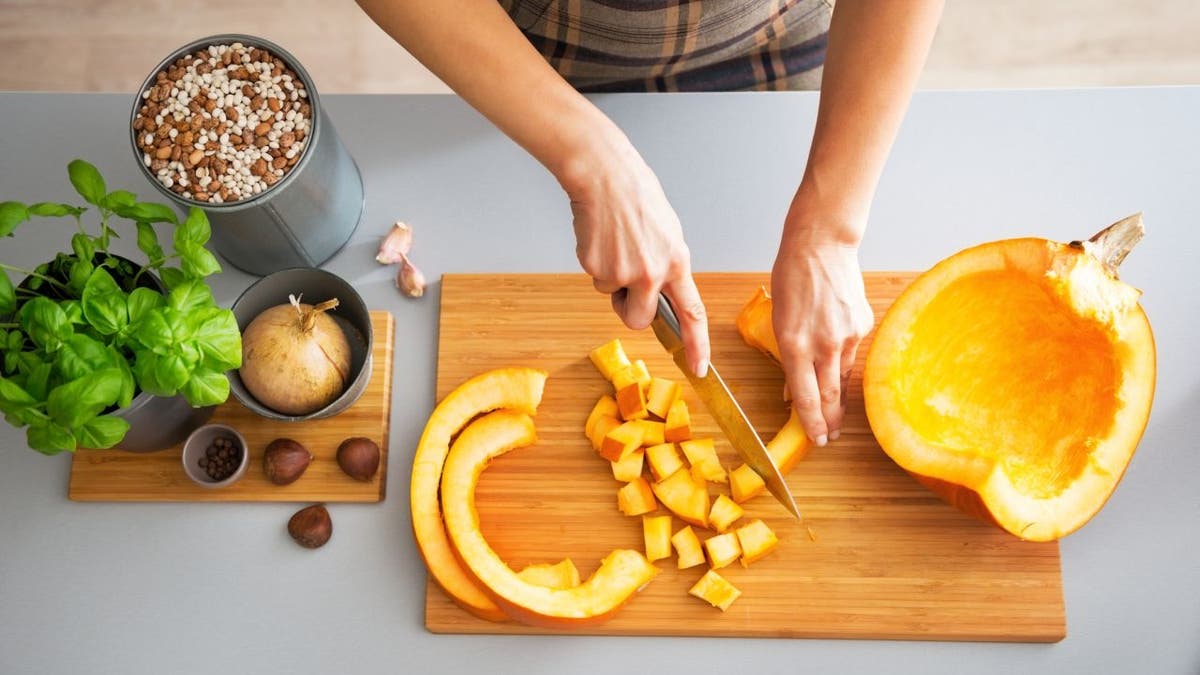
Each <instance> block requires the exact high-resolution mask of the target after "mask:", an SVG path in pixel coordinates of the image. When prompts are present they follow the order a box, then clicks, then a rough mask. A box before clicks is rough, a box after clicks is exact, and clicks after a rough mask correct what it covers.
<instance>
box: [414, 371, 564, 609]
mask: <svg viewBox="0 0 1200 675" xmlns="http://www.w3.org/2000/svg"><path fill="white" fill-rule="evenodd" d="M545 384H546V373H545V372H544V371H541V370H534V369H532V368H503V369H499V370H492V371H488V372H486V373H482V374H480V375H477V376H475V377H473V378H471V379H469V380H467V381H466V382H464V383H462V384H461V385H459V386H458V388H456V389H455V390H454V391H452V392H450V393H449V394H447V395H446V397H445V398H444V399H442V401H441V402H440V403H438V405H437V407H436V408H434V410H433V413H432V414H431V415H430V416H429V421H428V422H427V423H426V424H425V431H424V433H422V434H421V441H420V443H418V445H417V451H416V453H415V455H414V456H413V468H412V484H411V493H410V501H411V508H412V524H413V535H414V536H415V538H416V540H417V548H418V549H420V551H421V557H423V558H424V559H425V566H426V567H428V568H429V573H430V575H432V576H433V578H434V580H435V581H436V582H437V583H438V585H439V586H441V587H442V589H443V590H445V591H446V594H447V595H449V596H450V598H451V599H452V600H454V602H456V603H457V604H458V605H459V606H461V607H462V608H463V609H465V610H467V611H468V612H470V613H471V614H474V615H475V616H478V617H480V618H482V619H488V620H491V621H506V620H507V619H508V616H507V615H506V614H505V613H504V612H503V611H501V609H500V608H499V607H498V606H497V605H496V603H494V602H492V600H491V599H490V598H489V597H488V596H487V595H486V594H485V593H484V592H483V590H482V589H481V588H480V587H479V586H478V585H477V584H476V583H475V582H474V581H473V580H472V579H471V577H470V576H468V575H467V573H466V572H465V571H464V570H463V568H462V565H460V564H459V562H458V560H457V558H455V556H454V551H453V549H452V548H451V547H450V541H449V539H447V538H446V529H445V526H444V525H443V522H442V510H441V507H440V505H439V503H438V485H439V484H440V483H441V480H442V466H443V465H444V464H445V461H446V455H447V454H448V453H449V451H450V439H451V438H453V437H454V435H455V434H457V433H458V432H459V431H460V430H461V429H462V428H463V427H464V426H466V425H467V423H468V422H470V421H471V419H472V418H474V417H476V416H477V415H479V414H481V413H485V412H488V411H491V410H496V409H497V408H511V409H514V410H519V411H521V412H524V413H528V414H530V415H532V414H533V413H535V412H536V411H537V407H538V404H539V403H541V400H542V390H543V388H544V387H545Z"/></svg>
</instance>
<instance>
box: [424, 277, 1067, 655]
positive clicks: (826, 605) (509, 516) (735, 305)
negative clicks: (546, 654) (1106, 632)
mask: <svg viewBox="0 0 1200 675" xmlns="http://www.w3.org/2000/svg"><path fill="white" fill-rule="evenodd" d="M914 276H915V275H914V274H912V273H870V274H867V275H866V287H867V294H868V297H869V298H870V300H871V304H872V307H873V309H874V311H875V316H876V320H878V319H879V317H881V316H882V315H883V312H884V311H885V310H886V309H887V308H888V306H889V305H890V304H891V302H892V301H893V300H894V299H895V298H896V296H897V294H898V293H899V292H900V291H901V290H903V289H904V288H905V286H907V285H908V283H909V282H910V281H911V280H912V279H913V278H914ZM696 281H697V283H698V285H699V286H700V290H701V292H702V293H703V295H704V298H705V301H706V305H707V308H708V311H709V321H710V323H709V325H710V332H711V338H712V346H713V357H712V359H713V363H715V364H717V365H718V367H719V368H720V369H721V374H722V375H723V376H724V378H725V380H726V381H727V382H728V383H729V385H730V387H731V389H732V390H733V392H734V395H735V396H736V397H737V398H738V400H739V402H740V403H741V404H742V406H743V408H744V409H745V410H746V412H747V415H748V416H749V417H750V418H751V421H752V422H753V423H754V424H755V426H756V427H757V428H758V430H759V432H760V434H761V435H762V436H763V437H764V438H768V439H769V438H770V437H771V436H773V435H774V433H775V431H777V430H778V429H779V427H780V426H781V425H782V424H783V423H784V421H786V419H787V407H786V404H784V403H783V400H782V391H783V375H782V372H781V371H780V369H779V368H778V367H776V366H775V365H774V364H772V363H771V362H770V361H769V360H768V359H767V358H766V357H764V356H762V355H761V354H760V353H758V352H757V351H755V350H753V349H751V348H750V347H748V346H746V345H745V343H743V342H742V340H741V338H740V337H739V336H738V334H737V330H736V328H735V326H734V319H735V317H736V315H737V312H738V310H739V309H740V308H741V306H742V304H743V303H745V301H747V300H748V299H749V298H750V297H751V295H752V294H753V292H754V290H755V289H756V288H757V287H758V286H759V285H760V284H764V283H767V281H768V277H767V275H765V274H698V275H697V276H696ZM441 293H442V297H441V303H442V304H441V334H440V340H439V349H438V377H437V393H438V399H439V400H440V399H441V398H442V397H443V396H445V395H446V394H447V393H449V392H450V390H452V389H453V388H454V387H455V386H457V385H458V384H459V383H461V382H463V381H464V380H466V379H467V378H468V377H470V376H472V375H475V374H477V373H480V372H482V371H484V370H488V369H491V368H496V367H500V366H532V367H537V368H543V369H545V370H547V371H549V373H550V377H549V379H548V380H547V383H546V389H545V396H544V398H543V401H542V404H541V407H540V408H539V410H538V415H537V417H536V423H537V429H538V435H539V441H538V443H537V444H536V445H535V446H533V447H529V448H522V449H518V450H515V451H513V452H510V453H508V454H506V455H504V456H502V457H500V458H498V459H497V460H496V461H495V462H493V463H492V464H491V466H490V467H489V468H488V469H487V470H486V471H485V472H484V474H483V477H482V479H481V481H480V485H479V488H478V491H477V501H478V508H479V516H480V521H481V526H482V528H483V531H484V533H485V535H486V536H487V538H488V541H489V542H490V543H491V544H492V546H493V548H495V549H496V551H497V552H498V553H499V554H500V555H501V556H502V557H503V558H504V559H505V560H506V561H507V562H508V563H509V565H510V566H511V567H512V568H513V569H520V568H521V567H523V566H525V565H527V564H530V563H539V562H557V561H558V560H561V559H562V558H564V557H570V558H571V559H572V560H573V561H574V562H575V564H576V565H577V566H578V567H579V570H580V573H581V574H582V575H583V576H584V577H586V576H587V575H590V574H591V573H592V572H593V571H594V570H595V569H596V568H597V567H598V565H599V561H600V559H601V558H602V557H603V556H604V555H606V554H607V553H608V552H609V551H611V550H612V549H614V548H619V547H621V548H636V549H639V550H642V549H643V543H642V530H641V519H640V518H630V517H625V516H622V515H621V514H620V512H618V511H617V507H616V491H617V488H618V487H620V484H619V483H618V482H617V481H616V480H614V479H613V477H612V473H611V471H610V469H609V466H608V463H607V462H606V461H605V460H603V459H601V458H600V457H599V456H598V455H597V454H596V453H595V452H594V451H593V450H592V448H591V446H590V444H589V443H588V441H587V439H586V438H585V437H584V433H583V426H584V421H585V419H586V417H587V414H588V411H589V410H590V409H591V407H592V404H593V403H595V401H596V400H597V399H598V398H599V397H600V396H601V395H602V394H605V393H610V391H611V386H610V385H609V384H608V383H607V382H606V381H605V380H604V379H603V378H602V377H601V376H600V374H599V373H598V372H597V371H596V370H595V368H594V367H593V366H592V364H591V362H590V361H589V359H588V352H589V351H590V350H591V349H592V348H594V347H596V346H598V345H600V344H601V343H603V342H605V341H607V340H610V339H612V338H614V337H619V338H621V341H622V342H623V344H624V346H625V349H626V351H627V352H628V353H629V355H630V358H641V359H644V360H645V361H646V364H647V365H648V366H649V369H650V372H651V373H653V374H656V375H659V376H664V377H668V378H671V379H674V380H677V381H681V382H684V385H685V387H684V388H685V398H686V400H687V402H688V405H689V408H690V409H691V411H692V421H693V425H694V427H693V428H694V429H695V430H696V431H695V435H696V436H697V437H699V436H711V437H714V438H717V439H718V440H717V446H718V452H719V453H720V455H721V458H722V460H723V462H724V463H725V464H726V466H727V468H732V467H733V466H736V465H737V464H738V463H740V461H739V460H737V459H736V453H735V452H734V451H733V449H732V448H730V447H729V445H728V443H727V442H726V441H725V440H724V438H723V437H722V436H721V435H720V432H719V430H718V429H717V427H716V425H715V423H714V422H713V421H712V419H711V417H709V416H708V415H707V413H706V412H705V410H704V408H703V406H702V404H701V403H700V402H699V401H698V400H697V399H696V397H695V394H694V393H693V392H692V391H691V390H690V388H688V387H687V386H686V382H685V381H684V380H683V376H682V375H681V374H680V373H679V372H678V371H677V370H676V369H675V366H674V364H673V363H672V362H671V360H670V359H669V358H668V356H667V354H666V352H664V351H663V349H662V348H661V347H660V346H659V345H658V343H657V342H656V341H655V339H654V336H653V334H652V332H651V331H649V330H646V331H641V332H634V331H630V330H628V329H626V328H625V327H624V326H623V325H622V324H621V323H620V322H619V320H618V319H617V318H616V316H615V315H614V314H613V313H612V312H611V311H610V310H609V307H608V301H607V299H605V298H602V297H600V296H599V295H597V293H596V292H595V290H593V288H592V286H591V282H590V280H589V279H588V278H586V277H585V276H583V275H505V276H498V275H478V276H476V275H447V276H445V277H443V280H442V289H441ZM869 347H870V338H868V339H867V341H866V342H865V343H864V344H863V345H862V347H861V348H860V349H859V352H858V356H859V362H858V365H857V367H856V370H855V377H854V378H853V380H852V383H851V385H850V390H849V392H848V399H847V401H848V403H847V414H846V421H845V425H844V428H843V433H842V436H841V438H840V439H839V440H837V441H835V442H833V443H831V444H829V445H828V446H827V447H824V448H814V449H813V450H812V451H811V452H810V454H809V455H808V457H807V458H806V459H805V460H804V461H802V462H801V463H800V464H799V466H797V467H796V468H795V469H794V470H793V471H792V472H791V473H790V474H789V475H788V477H787V479H788V483H789V487H790V488H791V490H792V493H793V494H794V496H795V499H796V502H797V504H798V505H799V506H800V509H801V511H802V512H803V513H804V514H805V517H806V524H807V526H808V528H811V536H810V533H809V531H808V530H807V529H806V527H805V525H802V524H800V523H797V522H796V521H795V520H794V519H792V518H791V517H790V516H789V515H787V513H786V512H785V511H784V509H783V507H781V506H779V505H778V504H777V503H775V501H774V500H773V499H772V498H771V497H770V495H768V494H766V493H764V494H763V495H762V496H759V497H757V498H755V499H753V500H751V501H750V502H748V503H747V504H746V505H744V506H745V507H746V514H747V517H750V518H754V517H758V518H762V519H763V520H764V521H765V522H766V523H767V524H768V525H770V526H771V528H772V529H774V530H775V531H776V533H778V535H779V536H780V538H781V539H782V543H781V545H780V547H779V548H778V549H776V550H775V551H774V552H773V553H772V554H770V555H769V556H767V557H766V558H764V559H762V560H761V561H759V562H756V563H754V565H752V566H751V567H750V568H745V569H744V568H742V567H741V566H740V565H738V564H736V563H735V564H734V565H732V566H729V567H726V568H723V569H722V570H721V574H722V575H723V576H725V577H726V578H727V579H729V580H730V581H731V582H732V583H733V584H734V585H735V586H737V587H738V588H740V589H741V590H742V592H743V595H742V596H741V598H740V599H739V600H738V601H736V602H735V603H734V604H733V605H732V606H731V607H730V608H729V610H728V611H727V612H724V613H722V612H721V611H719V610H717V609H714V608H712V607H711V606H709V605H707V604H706V603H704V602H703V601H701V600H698V599H696V598H694V597H691V596H689V595H688V594H687V591H688V589H689V588H690V587H691V585H692V584H693V583H694V582H695V581H696V580H697V579H698V578H699V577H700V576H701V575H702V574H703V573H704V571H705V570H706V569H707V566H698V567H694V568H691V569H687V570H677V569H676V568H675V559H674V558H673V557H672V558H671V559H668V560H662V561H658V563H657V565H658V566H659V567H660V569H662V573H661V574H660V575H659V576H658V577H657V578H656V579H654V580H653V581H652V582H651V583H650V584H649V585H648V586H647V587H646V588H645V589H644V590H643V591H642V592H641V593H639V594H638V596H637V597H635V598H634V599H633V600H631V601H630V602H629V604H628V605H626V606H625V607H624V608H623V609H622V610H621V611H620V612H619V613H618V614H617V616H616V617H615V618H614V619H612V620H611V621H610V622H608V623H606V624H604V625H601V626H597V627H594V628H588V629H586V630H585V631H584V632H586V633H592V634H603V635H691V636H741V637H810V638H883V639H923V640H989V641H1030V642H1053V641H1057V640H1061V639H1062V638H1063V637H1064V636H1065V635H1066V618H1065V615H1064V607H1063V594H1062V579H1061V574H1060V561H1059V552H1058V545H1057V543H1029V542H1022V541H1019V540H1017V539H1016V538H1014V537H1012V536H1011V535H1009V534H1007V533H1004V532H1002V531H1000V530H999V529H997V528H994V527H991V526H988V525H984V524H982V523H980V522H977V521H975V520H973V519H971V518H970V517H968V516H965V515H963V514H961V513H960V512H958V511H956V510H955V509H953V508H951V507H950V506H948V505H946V504H945V503H943V502H942V501H941V500H940V499H938V498H937V497H936V496H934V495H933V494H932V493H931V492H929V491H927V490H926V489H925V488H924V487H922V486H921V485H920V484H918V483H917V482H916V481H915V480H913V479H912V478H911V477H909V476H908V475H907V474H906V473H905V472H904V471H902V470H900V469H899V468H898V467H897V466H896V465H895V464H893V463H892V461H891V460H890V459H889V458H888V457H887V456H886V455H885V454H884V453H883V451H882V450H881V449H880V448H879V445H878V444H877V443H876V442H875V439H874V437H873V436H872V435H871V431H870V429H869V427H868V425H867V419H866V414H865V413H864V410H863V399H862V386H861V374H862V361H863V358H864V357H865V355H866V353H867V350H868V349H869ZM719 492H725V493H727V487H726V486H720V487H718V486H716V485H710V493H712V495H713V496H714V497H715V496H716V494H718V493H719ZM681 526H682V522H681V521H679V520H678V519H676V520H675V523H674V529H678V528H679V527H681ZM709 534H711V533H709ZM702 538H703V536H702ZM425 611H426V614H425V622H426V626H427V627H428V629H429V630H430V631H433V632H439V633H440V632H445V633H553V632H554V631H550V630H546V629H541V628H529V627H525V626H521V625H518V624H515V623H491V622H487V621H483V620H479V619H476V618H474V617H473V616H471V615H469V614H467V613H466V612H464V611H462V610H461V609H459V608H458V607H457V606H456V605H454V604H453V603H452V602H451V601H450V600H448V599H447V597H446V595H445V594H444V593H443V592H442V591H441V589H440V588H439V587H437V586H436V585H435V584H434V583H433V582H432V581H430V582H429V586H428V588H427V593H426V606H425Z"/></svg>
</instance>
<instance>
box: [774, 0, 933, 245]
mask: <svg viewBox="0 0 1200 675" xmlns="http://www.w3.org/2000/svg"><path fill="white" fill-rule="evenodd" d="M942 4H943V3H942V0H902V1H901V0H887V1H884V2H864V1H863V0H839V2H838V3H837V5H836V6H835V9H834V11H833V19H832V21H831V24H830V28H829V47H828V51H827V53H826V59H825V71H824V75H823V76H822V83H821V101H820V104H819V107H818V112H817V123H816V128H815V130H814V131H813V141H812V148H811V150H810V151H809V157H808V165H807V167H806V168H805V172H804V178H803V180H802V182H801V186H800V189H799V190H798V191H797V194H796V203H794V204H793V212H794V213H811V214H814V215H815V216H816V217H817V218H819V219H820V220H822V221H823V222H822V223H821V224H820V225H819V226H818V227H819V228H820V229H819V230H816V231H815V230H813V229H812V224H811V223H804V222H803V220H804V219H802V218H800V219H793V218H789V223H788V225H787V227H791V228H794V229H797V230H799V231H797V232H792V233H790V235H791V236H794V237H804V238H809V239H812V240H817V241H826V242H830V243H842V244H847V245H856V244H858V243H859V240H861V238H862V235H863V228H864V227H865V226H866V220H867V212H868V211H869V209H870V203H871V199H872V197H873V195H874V192H875V186H876V183H877V182H878V180H879V175H880V173H881V172H882V171H883V166H884V163H885V162H886V160H887V155H888V153H889V151H890V150H891V147H892V142H893V141H894V140H895V138H896V133H897V132H898V131H899V128H900V122H901V120H902V119H903V118H904V112H905V110H906V109H907V107H908V102H909V99H910V98H911V96H912V91H913V89H914V87H915V86H916V83H917V78H918V76H919V74H920V71H921V67H922V65H923V64H924V62H925V57H926V55H927V53H928V52H929V45H930V43H931V42H932V41H933V35H934V31H935V29H936V28H937V22H938V18H939V16H940V15H941V11H942Z"/></svg>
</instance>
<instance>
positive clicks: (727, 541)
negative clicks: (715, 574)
mask: <svg viewBox="0 0 1200 675" xmlns="http://www.w3.org/2000/svg"><path fill="white" fill-rule="evenodd" d="M704 552H705V553H706V554H707V555H708V565H709V567H712V568H713V569H714V570H717V569H721V568H722V567H724V566H726V565H728V564H729V563H731V562H733V561H734V560H737V559H738V558H740V557H741V555H742V546H741V544H739V543H738V538H737V535H736V534H734V533H732V532H726V533H725V534H717V535H713V536H711V537H709V538H708V539H705V540H704Z"/></svg>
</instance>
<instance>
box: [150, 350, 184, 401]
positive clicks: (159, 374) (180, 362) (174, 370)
mask: <svg viewBox="0 0 1200 675" xmlns="http://www.w3.org/2000/svg"><path fill="white" fill-rule="evenodd" d="M191 376H192V371H191V368H188V365H187V362H186V361H185V360H184V358H183V356H182V355H180V354H177V353H172V354H164V355H161V356H159V357H158V363H156V364H155V366H154V377H155V379H157V380H158V383H159V384H161V385H162V386H163V387H165V388H167V389H169V390H171V391H172V392H175V391H179V388H180V387H182V386H183V384H184V383H185V382H187V381H188V378H189V377H191Z"/></svg>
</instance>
